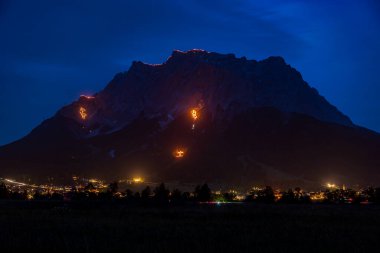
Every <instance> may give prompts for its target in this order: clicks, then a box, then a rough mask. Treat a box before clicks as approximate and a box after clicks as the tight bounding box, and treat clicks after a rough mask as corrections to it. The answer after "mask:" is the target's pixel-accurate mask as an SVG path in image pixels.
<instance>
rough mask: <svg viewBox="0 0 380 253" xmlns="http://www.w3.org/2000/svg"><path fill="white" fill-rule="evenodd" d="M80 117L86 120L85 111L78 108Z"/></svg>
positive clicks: (82, 108)
mask: <svg viewBox="0 0 380 253" xmlns="http://www.w3.org/2000/svg"><path fill="white" fill-rule="evenodd" d="M79 114H80V117H81V118H82V119H83V120H85V119H86V118H87V110H86V108H84V107H80V108H79Z"/></svg>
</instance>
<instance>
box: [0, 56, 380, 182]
mask: <svg viewBox="0 0 380 253" xmlns="http://www.w3.org/2000/svg"><path fill="white" fill-rule="evenodd" d="M194 113H195V115H194ZM379 147H380V135H379V134H378V133H376V132H373V131H370V130H367V129H364V128H361V127H359V126H356V125H354V124H353V123H352V122H351V120H350V119H349V118H348V117H347V116H345V115H344V114H343V113H341V112H340V111H339V110H338V109H337V108H336V107H335V106H333V105H331V104H330V103H329V102H328V101H327V100H326V99H325V98H324V97H322V96H321V95H319V93H318V91H317V90H315V89H314V88H312V87H310V86H309V85H308V84H307V83H306V82H305V81H304V80H303V79H302V76H301V74H300V73H299V72H298V71H297V70H295V69H294V68H292V67H291V66H290V65H288V64H286V62H285V60H284V59H283V58H282V57H269V58H267V59H264V60H261V61H255V60H247V59H246V58H245V57H241V58H236V57H235V55H233V54H218V53H210V52H207V51H204V50H190V51H186V52H181V51H174V52H173V53H172V55H171V56H170V57H169V58H168V60H167V61H165V62H164V63H162V64H153V65H152V64H145V63H142V62H139V61H135V62H133V64H132V65H131V67H130V69H129V70H128V71H126V72H122V73H118V74H116V75H115V77H114V78H113V79H112V80H111V81H110V82H109V83H108V85H107V86H106V87H105V88H104V89H103V90H102V91H100V92H99V93H97V94H95V95H93V96H81V97H79V99H78V100H76V101H74V102H73V103H72V104H70V105H67V106H65V107H63V108H61V109H60V110H59V111H58V112H57V113H56V114H55V115H54V116H53V117H52V118H50V119H48V120H46V121H44V122H43V123H42V124H41V125H40V126H38V127H36V128H35V129H34V130H33V131H32V132H31V133H30V134H29V135H27V136H26V137H25V138H22V139H21V140H19V141H16V142H14V143H12V144H9V145H6V146H3V147H0V173H5V174H7V175H8V174H12V175H15V176H17V174H23V175H28V176H33V175H34V176H35V177H37V178H43V177H46V175H54V176H55V177H56V178H60V177H61V178H66V179H67V178H70V177H71V175H73V174H80V175H85V176H88V177H102V178H107V179H115V178H124V177H130V176H131V175H132V171H134V170H135V169H136V167H139V168H140V170H143V171H144V173H143V174H144V175H145V177H146V178H150V179H151V180H154V181H167V180H170V181H180V182H189V181H192V182H194V181H197V182H202V181H203V182H205V181H208V182H210V181H216V182H219V183H221V184H226V185H231V186H233V185H245V186H249V185H252V184H259V183H260V182H261V183H265V184H273V185H278V186H284V187H285V186H291V183H290V182H292V184H294V183H297V184H298V185H309V186H310V185H313V186H316V185H320V184H321V182H322V181H324V180H327V179H333V180H335V182H342V183H352V184H359V183H360V184H363V183H368V182H370V183H372V182H373V183H376V182H379V183H380V175H379V171H378V167H379V166H380V159H379V158H378V157H380V153H379V151H378V150H380V149H379ZM179 149H181V152H183V153H184V157H177V156H176V155H174V154H175V152H176V150H179ZM141 168H144V169H141ZM140 173H142V172H141V171H140ZM293 186H294V185H293Z"/></svg>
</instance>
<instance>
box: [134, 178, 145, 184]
mask: <svg viewBox="0 0 380 253" xmlns="http://www.w3.org/2000/svg"><path fill="white" fill-rule="evenodd" d="M132 181H133V183H136V184H138V183H142V182H144V181H143V179H142V178H141V177H134V178H133V179H132Z"/></svg>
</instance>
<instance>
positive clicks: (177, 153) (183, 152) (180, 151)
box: [174, 149, 185, 158]
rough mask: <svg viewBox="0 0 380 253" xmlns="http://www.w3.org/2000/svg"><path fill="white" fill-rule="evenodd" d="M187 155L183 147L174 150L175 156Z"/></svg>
mask: <svg viewBox="0 0 380 253" xmlns="http://www.w3.org/2000/svg"><path fill="white" fill-rule="evenodd" d="M184 155H185V151H183V150H182V149H177V150H176V151H175V152H174V156H175V157H176V158H182V157H184Z"/></svg>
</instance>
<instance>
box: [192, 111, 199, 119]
mask: <svg viewBox="0 0 380 253" xmlns="http://www.w3.org/2000/svg"><path fill="white" fill-rule="evenodd" d="M191 117H192V118H193V120H194V121H195V120H197V119H198V112H197V110H195V109H192V110H191Z"/></svg>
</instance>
